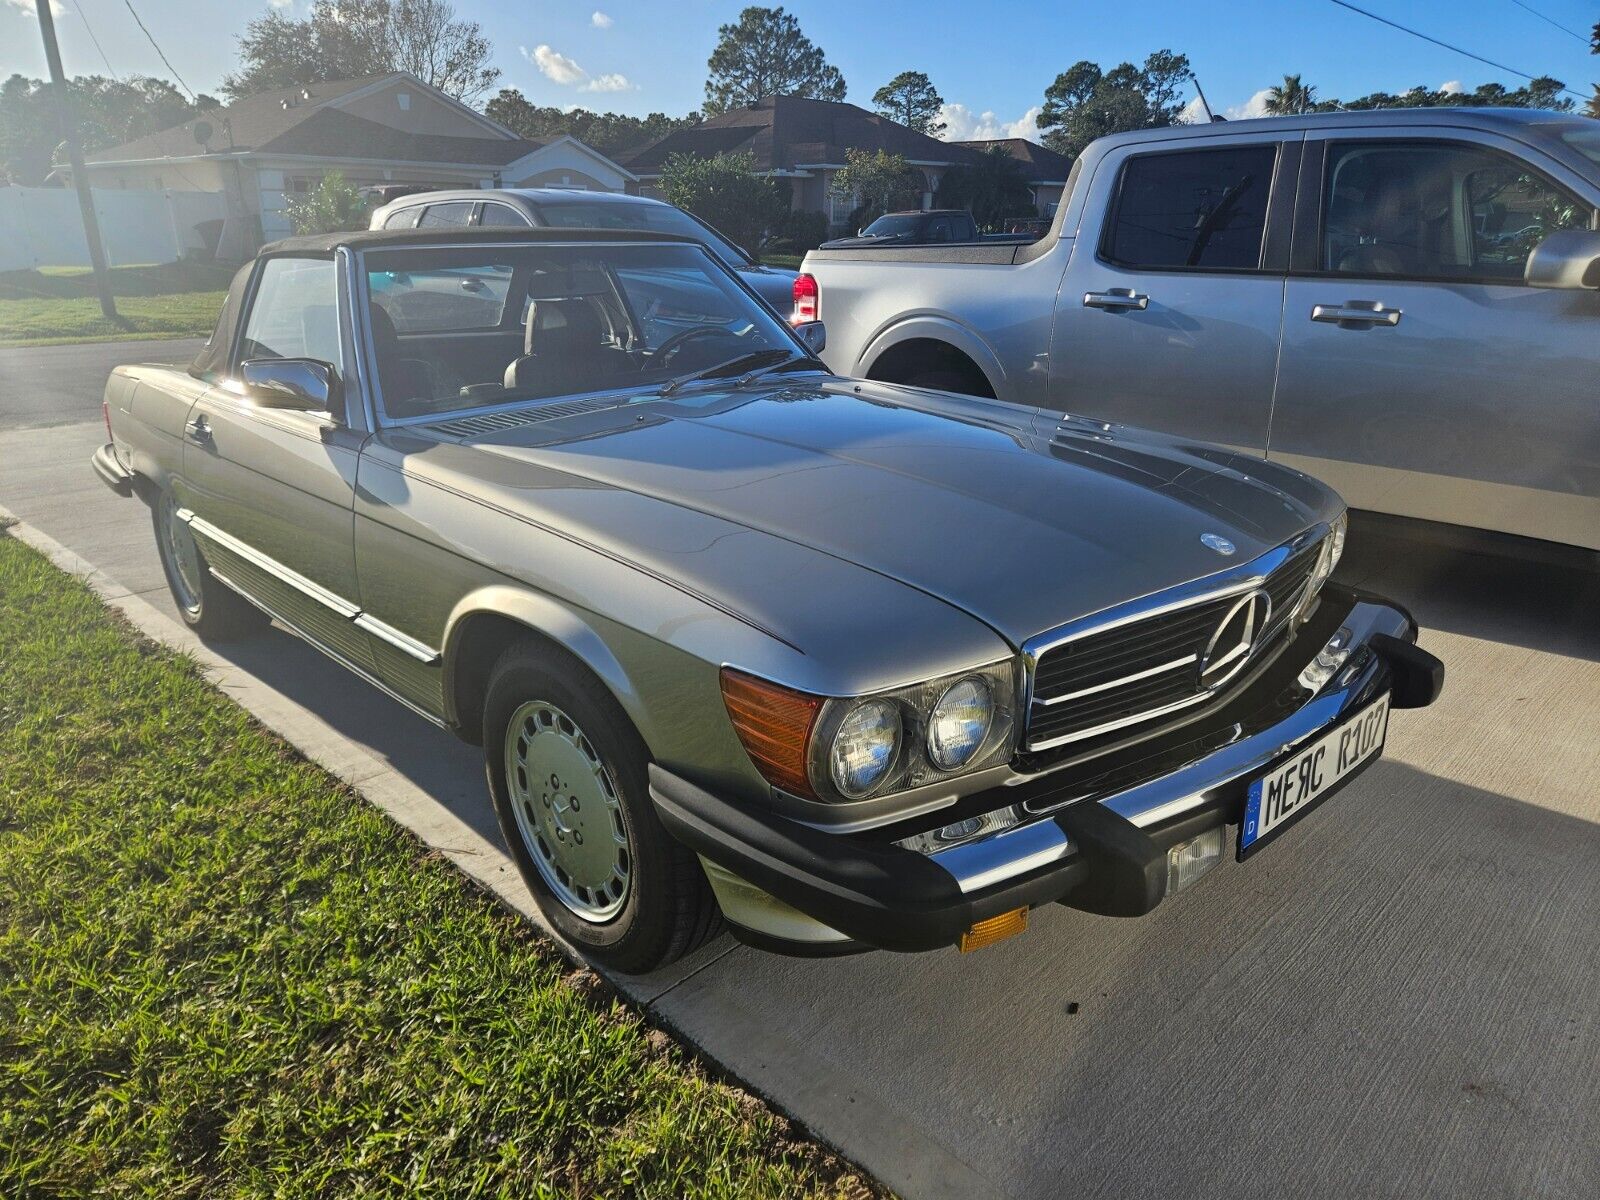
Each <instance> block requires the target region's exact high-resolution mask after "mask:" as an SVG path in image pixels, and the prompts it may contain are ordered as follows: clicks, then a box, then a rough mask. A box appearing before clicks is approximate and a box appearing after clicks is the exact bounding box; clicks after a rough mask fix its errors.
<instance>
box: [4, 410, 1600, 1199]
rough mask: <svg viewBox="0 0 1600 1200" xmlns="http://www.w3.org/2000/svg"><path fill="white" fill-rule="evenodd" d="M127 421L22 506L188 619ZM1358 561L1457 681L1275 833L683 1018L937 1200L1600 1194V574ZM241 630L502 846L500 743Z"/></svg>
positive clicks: (1348, 570) (1424, 553)
mask: <svg viewBox="0 0 1600 1200" xmlns="http://www.w3.org/2000/svg"><path fill="white" fill-rule="evenodd" d="M96 389H97V390H96V392H95V395H96V396H98V383H97V384H96ZM102 436H103V432H102V431H101V430H100V429H99V428H98V426H97V425H94V424H79V425H64V426H59V427H56V428H48V429H30V430H12V431H10V432H3V433H0V504H4V505H5V506H7V507H9V508H11V509H12V510H14V511H15V512H16V513H17V514H18V515H19V516H21V517H22V518H24V519H25V520H27V521H29V522H30V523H31V524H33V525H35V526H36V527H38V528H40V529H42V530H43V531H44V532H46V533H48V534H50V535H52V536H53V537H55V538H56V539H58V540H59V541H61V542H63V543H65V544H66V545H67V546H68V547H70V548H72V549H74V550H76V551H77V552H78V553H79V554H81V555H82V556H83V557H84V558H86V559H88V560H89V561H91V562H93V563H94V564H96V565H98V566H99V567H101V568H102V569H103V570H104V571H105V572H106V573H107V574H109V575H110V576H112V577H113V578H115V579H116V580H118V581H120V582H121V583H122V585H123V586H125V587H126V588H128V589H129V590H130V591H132V592H136V593H142V594H145V595H147V596H148V597H149V598H150V599H151V601H152V602H153V603H156V604H159V605H160V606H161V607H162V608H163V609H165V610H167V611H170V604H169V602H168V600H167V596H166V590H165V587H164V585H163V583H162V580H161V573H160V568H159V566H158V565H157V561H156V555H155V549H154V546H153V544H152V541H151V536H150V532H149V530H150V526H149V520H148V517H147V515H146V513H145V510H144V508H143V506H142V505H140V504H138V503H137V502H135V501H125V500H119V499H117V498H116V497H114V496H113V495H112V494H111V493H110V492H109V491H107V490H106V489H105V488H103V487H101V486H100V485H99V484H98V482H96V481H95V479H94V478H93V477H92V475H91V474H90V473H89V470H88V467H87V457H88V455H89V453H90V451H91V450H92V449H93V448H94V446H96V445H97V444H98V443H99V441H100V440H101V438H102ZM1342 574H1344V575H1345V576H1346V577H1347V578H1348V579H1350V580H1351V581H1353V582H1357V583H1360V584H1362V585H1364V586H1367V587H1370V588H1374V589H1378V590H1383V591H1387V592H1389V593H1390V594H1392V595H1394V596H1395V597H1396V598H1398V599H1400V600H1402V601H1404V602H1406V603H1408V604H1410V605H1412V606H1413V608H1414V609H1415V611H1416V612H1417V613H1418V615H1419V617H1420V618H1421V620H1422V622H1423V625H1424V626H1425V630H1426V632H1425V634H1424V637H1423V644H1424V645H1425V646H1427V647H1428V648H1429V649H1431V650H1432V651H1433V652H1434V653H1436V654H1438V655H1440V656H1441V657H1442V658H1443V659H1444V660H1445V661H1446V663H1447V664H1448V665H1449V669H1450V678H1449V683H1448V687H1447V690H1446V694H1445V696H1444V698H1443V699H1442V700H1441V702H1440V703H1439V704H1438V705H1436V706H1435V707H1434V708H1432V709H1429V710H1426V711H1424V712H1401V713H1397V714H1396V715H1395V717H1394V720H1393V722H1392V724H1391V726H1390V738H1391V740H1390V745H1389V749H1388V752H1387V755H1386V757H1385V758H1384V760H1383V761H1382V762H1380V763H1379V764H1378V765H1377V766H1376V767H1374V768H1373V769H1372V770H1371V771H1370V772H1368V773H1367V774H1366V775H1365V776H1364V777H1363V778H1362V779H1361V780H1360V781H1359V782H1358V783H1356V784H1355V785H1353V786H1352V787H1350V788H1349V789H1347V790H1346V791H1345V792H1344V793H1343V794H1342V795H1341V796H1340V797H1338V798H1337V799H1336V800H1334V801H1332V802H1330V804H1328V805H1327V806H1325V807H1324V808H1322V809H1321V810H1319V811H1317V812H1316V813H1313V814H1312V815H1311V816H1310V817H1309V818H1308V819H1307V820H1306V821H1304V822H1303V823H1302V824H1301V826H1300V827H1299V828H1298V829H1297V830H1296V831H1295V832H1294V833H1293V834H1292V835H1290V836H1287V837H1285V838H1284V839H1283V840H1282V841H1280V842H1279V843H1278V844H1277V845H1275V846H1274V847H1273V848H1272V849H1271V850H1270V851H1269V852H1266V853H1263V854H1261V855H1260V856H1258V857H1257V858H1255V859H1253V860H1252V861H1251V862H1250V863H1249V864H1247V865H1244V866H1240V865H1237V864H1234V863H1232V862H1231V861H1230V862H1228V863H1226V864H1225V865H1224V866H1223V867H1222V868H1221V869H1219V870H1218V871H1216V872H1214V873H1213V875H1211V876H1210V877H1208V878H1207V879H1206V880H1204V881H1203V882H1202V883H1201V884H1200V885H1198V886H1197V887H1196V888H1195V890H1194V891H1193V892H1192V893H1188V894H1186V895H1184V896H1183V897H1182V898H1181V899H1180V900H1178V901H1177V902H1175V903H1172V904H1169V905H1165V906H1163V907H1162V908H1161V909H1160V910H1159V911H1158V912H1156V913H1155V914H1154V915H1153V916H1151V917H1148V918H1145V919H1143V920H1139V921H1119V920H1114V919H1109V918H1097V917H1092V916H1088V915H1085V914H1081V913H1076V912H1072V911H1069V910H1067V909H1061V908H1055V909H1048V910H1044V911H1041V912H1039V913H1037V914H1036V919H1035V921H1034V923H1033V927H1032V928H1031V929H1030V930H1029V931H1028V933H1027V934H1026V935H1025V936H1023V937H1020V938H1016V939H1014V940H1012V941H1009V942H1005V943H1003V944H1001V945H999V946H996V947H994V948H992V949H989V950H986V951H983V952H982V953H979V954H975V955H971V956H962V955H959V954H956V953H955V952H953V951H951V952H947V953H940V954H933V955H923V956H916V957H904V956H895V955H889V954H874V955H866V956H861V957H856V958H848V959H839V960H832V961H820V962H818V961H798V960H790V959H783V958H776V957H772V956H769V955H765V954H761V953H757V952H754V951H751V950H748V949H745V948H743V947H740V946H737V945H735V944H733V943H732V942H730V941H726V940H724V941H721V942H719V943H717V944H715V945H713V946H712V947H710V948H708V949H707V950H705V951H702V952H701V954H700V955H698V956H696V958H694V959H693V960H692V961H691V962H689V963H688V964H685V965H683V966H682V967H681V969H679V970H676V971H674V972H672V973H670V974H666V975H663V976H662V977H660V978H659V979H656V980H646V981H643V987H642V990H641V992H640V994H641V995H642V996H644V998H645V999H646V1000H647V1001H648V1004H649V1008H650V1010H651V1012H652V1015H653V1016H654V1018H655V1019H656V1020H658V1021H660V1022H662V1023H663V1024H666V1025H668V1026H669V1027H673V1028H675V1029H677V1030H679V1031H680V1032H681V1033H682V1034H683V1035H684V1036H685V1037H687V1038H688V1039H689V1040H691V1041H692V1042H694V1043H695V1044H696V1045H698V1046H699V1047H701V1049H702V1050H703V1051H704V1053H706V1054H707V1055H708V1056H709V1057H711V1058H713V1059H715V1060H716V1061H718V1062H720V1063H722V1064H723V1065H724V1066H726V1067H727V1069H729V1070H730V1071H731V1072H732V1073H733V1074H734V1075H736V1076H738V1077H739V1078H741V1079H742V1080H744V1081H745V1082H746V1083H747V1084H748V1085H750V1086H752V1087H753V1088H754V1089H755V1090H757V1091H759V1092H761V1093H762V1094H764V1095H766V1096H768V1097H769V1098H771V1099H772V1100H773V1101H774V1102H776V1103H777V1104H778V1105H779V1106H780V1107H782V1108H784V1109H786V1110H787V1111H789V1112H790V1113H792V1114H793V1115H795V1116H796V1117H798V1118H799V1119H800V1121H801V1122H802V1123H804V1124H805V1125H807V1126H809V1127H810V1128H811V1129H813V1130H814V1131H815V1132H816V1133H818V1134H819V1135H820V1136H822V1137H823V1138H824V1139H826V1140H828V1141H830V1142H832V1143H833V1144H834V1145H836V1146H838V1147H839V1148H840V1149H841V1150H843V1151H844V1152H845V1153H846V1154H847V1155H849V1156H850V1157H852V1158H853V1159H855V1160H856V1161H858V1162H859V1163H861V1164H862V1165H863V1166H864V1167H865V1168H866V1169H867V1170H869V1171H871V1172H872V1173H873V1174H875V1175H876V1176H878V1177H879V1178H880V1179H882V1180H884V1181H885V1182H886V1183H888V1184H889V1185H890V1186H892V1187H893V1188H895V1189H896V1190H898V1191H900V1192H901V1193H902V1194H904V1195H906V1196H908V1197H933V1196H981V1197H999V1196H1015V1197H1041V1198H1042V1197H1058V1196H1064V1195H1073V1196H1132V1195H1141V1196H1143V1195H1167V1196H1179V1197H1187V1196H1208V1197H1215V1196H1227V1197H1235V1196H1238V1197H1250V1196H1261V1197H1264V1198H1265V1197H1272V1198H1274V1200H1277V1198H1280V1197H1283V1196H1312V1195H1315V1196H1337V1197H1353V1196H1362V1197H1367V1196H1394V1197H1422V1196H1430V1197H1431V1196H1438V1197H1460V1196H1473V1197H1478V1196H1497V1197H1498V1196H1504V1197H1512V1196H1518V1197H1520V1196H1534V1195H1537V1196H1541V1197H1583V1198H1589V1197H1593V1196H1595V1195H1600V1139H1597V1138H1596V1136H1595V1129H1596V1124H1597V1114H1600V1067H1597V1064H1600V1004H1597V1002H1596V997H1597V996H1600V823H1597V822H1600V787H1597V785H1596V780H1597V777H1600V735H1597V734H1596V718H1597V715H1600V617H1597V614H1600V576H1597V575H1595V574H1587V573H1583V572H1579V571H1574V570H1570V569H1562V568H1558V567H1552V566H1530V565H1524V564H1518V563H1508V562H1504V561H1499V560H1495V559H1491V558H1485V557H1480V556H1475V555H1471V554H1464V553H1457V552H1450V551H1445V550H1441V549H1437V548H1430V547H1428V546H1426V545H1418V544H1414V543H1407V542H1401V541H1394V540H1390V539H1389V538H1387V537H1380V536H1376V535H1374V534H1373V533H1372V532H1371V531H1369V530H1364V529H1363V528H1362V525H1361V523H1360V522H1358V524H1357V527H1356V530H1355V532H1354V534H1353V537H1352V548H1351V551H1350V554H1349V555H1348V557H1347V562H1346V566H1345V568H1344V569H1343V571H1342ZM227 653H228V656H229V657H230V658H231V659H233V660H234V661H235V662H237V663H239V664H241V665H242V666H244V667H245V668H246V669H247V670H248V671H250V672H252V673H253V674H255V675H256V676H258V677H259V678H261V679H264V680H267V681H269V682H270V683H272V684H274V685H275V686H276V687H278V688H279V689H281V690H283V691H285V692H287V693H289V694H291V695H293V696H294V697H296V698H297V699H299V700H300V701H301V703H303V704H304V705H306V706H307V707H309V708H310V709H312V710H313V711H314V712H315V713H317V714H319V715H320V716H321V717H322V718H323V719H324V720H325V721H326V722H327V723H328V724H329V725H330V726H332V727H333V728H334V729H336V730H338V731H339V732H340V733H342V734H344V735H346V736H347V737H349V738H351V739H353V740H354V741H356V742H358V743H360V744H361V745H362V746H364V747H365V748H367V749H368V750H370V752H372V753H373V754H376V755H377V756H379V757H380V758H382V759H383V760H384V761H385V762H386V763H388V764H389V765H390V766H392V767H393V768H394V771H395V772H396V773H397V774H398V776H399V777H402V778H403V779H405V780H407V781H409V782H411V783H415V784H416V785H417V786H418V787H420V788H422V789H423V790H424V791H426V792H427V793H428V794H429V795H431V796H433V797H435V798H437V800H438V801H439V802H440V803H441V804H443V805H446V806H448V807H449V808H450V810H451V811H453V812H454V813H456V814H457V815H459V816H460V817H461V818H462V819H463V820H465V821H466V822H467V823H468V824H469V825H470V826H471V827H472V828H473V829H474V830H477V831H479V832H481V833H482V834H484V836H486V837H488V838H492V839H494V840H495V841H498V835H497V834H496V832H495V829H494V823H493V820H492V817H491V815H490V812H489V809H488V805H487V803H486V801H485V799H484V797H483V795H482V782H481V781H482V773H481V766H480V763H479V759H478V754H477V752H476V751H475V750H473V749H471V748H468V747H464V746H462V745H459V744H458V743H456V742H455V741H453V740H452V739H451V738H450V737H449V736H447V735H444V734H441V733H439V732H438V731H436V730H434V729H432V728H431V727H429V726H427V725H426V724H424V723H423V722H422V721H420V720H419V719H417V718H415V717H413V716H411V715H410V714H409V713H407V712H406V711H404V710H403V709H401V708H399V707H398V706H396V705H394V704H393V703H391V702H390V701H388V700H386V699H385V698H384V697H382V696H381V695H379V694H378V693H377V692H375V691H372V690H370V689H368V688H366V687H364V686H363V685H361V684H359V683H356V682H355V681H353V680H352V679H350V678H349V677H348V676H346V675H345V674H344V673H342V672H341V671H340V670H339V669H338V668H336V667H334V666H332V665H331V664H329V663H328V662H327V661H326V660H324V659H322V658H321V657H320V656H319V655H318V654H316V653H315V652H314V651H311V650H310V649H309V648H307V647H305V646H304V645H302V644H301V643H299V642H297V641H295V640H294V639H292V638H291V637H289V636H288V635H287V634H284V633H281V632H276V631H274V632H271V633H268V634H265V635H263V636H262V637H260V638H258V639H256V640H255V641H253V642H250V643H246V644H243V645H241V646H238V647H233V648H229V649H228V651H227ZM364 786H365V785H364Z"/></svg>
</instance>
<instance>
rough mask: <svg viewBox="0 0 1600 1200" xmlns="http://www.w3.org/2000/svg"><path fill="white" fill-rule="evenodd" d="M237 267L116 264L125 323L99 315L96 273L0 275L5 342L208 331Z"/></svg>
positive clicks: (115, 286)
mask: <svg viewBox="0 0 1600 1200" xmlns="http://www.w3.org/2000/svg"><path fill="white" fill-rule="evenodd" d="M231 276H232V271H231V270H230V269H229V268H227V267H221V266H217V265H216V264H214V263H167V264H165V265H161V266H137V267H113V268H112V270H111V290H112V293H113V294H114V295H115V296H116V300H117V311H118V313H119V314H120V315H121V316H122V318H123V321H122V323H120V324H118V323H114V322H111V321H108V320H106V318H105V317H104V316H102V315H101V312H100V301H99V299H98V296H97V293H96V292H95V285H94V276H93V275H92V274H91V273H90V272H89V271H88V270H87V269H86V268H77V267H56V268H50V267H47V268H44V269H42V270H38V271H6V272H3V273H0V346H44V345H53V344H60V343H63V342H101V341H127V340H130V339H141V338H154V337H194V336H197V335H204V334H208V333H210V332H211V327H212V326H213V325H214V324H216V320H217V311H218V310H219V309H220V308H221V307H222V298H223V296H224V295H225V294H226V292H227V287H228V280H229V278H230V277H231Z"/></svg>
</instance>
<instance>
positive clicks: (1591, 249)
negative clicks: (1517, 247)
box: [1522, 229, 1600, 289]
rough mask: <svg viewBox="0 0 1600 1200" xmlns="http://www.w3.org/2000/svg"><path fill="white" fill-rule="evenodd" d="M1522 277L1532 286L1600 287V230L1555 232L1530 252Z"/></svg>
mask: <svg viewBox="0 0 1600 1200" xmlns="http://www.w3.org/2000/svg"><path fill="white" fill-rule="evenodd" d="M1522 279H1523V282H1524V283H1526V284H1527V285H1528V286H1529V287H1542V288H1587V289H1593V288H1600V230H1594V229H1563V230H1561V231H1560V232H1559V233H1552V234H1551V235H1550V236H1549V237H1547V238H1545V239H1544V241H1542V242H1540V243H1539V244H1538V245H1537V246H1535V247H1534V248H1533V253H1532V254H1530V255H1528V265H1527V266H1526V267H1525V268H1524V269H1523V273H1522Z"/></svg>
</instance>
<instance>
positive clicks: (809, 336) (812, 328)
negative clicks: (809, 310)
mask: <svg viewBox="0 0 1600 1200" xmlns="http://www.w3.org/2000/svg"><path fill="white" fill-rule="evenodd" d="M794 332H795V336H796V337H798V338H799V339H800V340H801V341H802V342H804V343H805V344H806V349H807V350H809V351H811V353H813V354H821V353H822V352H823V351H824V350H826V349H827V348H828V329H827V326H825V325H823V323H822V322H821V321H803V322H801V323H800V324H799V325H796V326H795V327H794Z"/></svg>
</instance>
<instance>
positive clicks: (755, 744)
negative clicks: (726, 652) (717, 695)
mask: <svg viewBox="0 0 1600 1200" xmlns="http://www.w3.org/2000/svg"><path fill="white" fill-rule="evenodd" d="M722 702H723V704H725V705H726V706H727V709H728V718H729V719H730V720H731V721H732V722H733V729H734V732H735V733H737V734H738V735H739V742H740V744H742V745H743V746H744V750H745V753H746V754H748V755H749V756H750V761H751V762H752V763H754V764H755V768H756V770H758V771H760V772H761V775H762V778H764V779H765V780H766V781H767V782H768V783H770V784H772V785H773V786H774V787H780V788H782V789H783V790H784V791H786V792H790V793H792V794H793V795H796V796H805V797H810V798H814V797H815V795H816V793H815V791H814V790H813V789H812V787H811V777H810V774H809V773H808V772H807V770H806V758H807V755H808V754H809V753H810V746H811V730H812V727H813V726H814V725H816V723H817V714H818V713H819V712H820V711H821V710H822V697H821V696H811V695H807V694H806V693H805V692H797V691H793V690H792V689H790V688H786V687H781V686H779V685H778V684H776V683H769V682H767V681H766V680H765V679H757V678H756V677H755V676H754V675H746V674H745V673H744V672H743V671H735V670H734V669H733V668H731V667H723V668H722Z"/></svg>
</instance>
